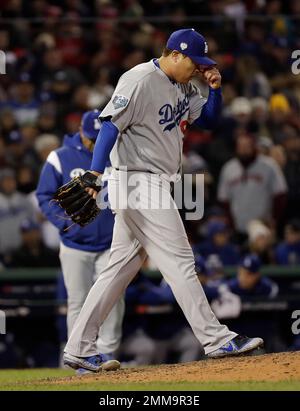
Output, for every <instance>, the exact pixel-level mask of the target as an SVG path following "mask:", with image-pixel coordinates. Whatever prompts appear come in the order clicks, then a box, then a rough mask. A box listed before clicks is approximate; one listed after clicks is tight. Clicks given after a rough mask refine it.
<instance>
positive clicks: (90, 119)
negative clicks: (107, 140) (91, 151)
mask: <svg viewBox="0 0 300 411" xmlns="http://www.w3.org/2000/svg"><path fill="white" fill-rule="evenodd" d="M100 114H101V111H99V110H91V111H87V112H86V113H84V115H83V116H82V120H81V127H82V132H83V134H84V136H85V137H87V138H89V139H90V140H94V141H95V140H96V139H97V136H98V133H99V130H100V127H101V123H100V120H99V116H100Z"/></svg>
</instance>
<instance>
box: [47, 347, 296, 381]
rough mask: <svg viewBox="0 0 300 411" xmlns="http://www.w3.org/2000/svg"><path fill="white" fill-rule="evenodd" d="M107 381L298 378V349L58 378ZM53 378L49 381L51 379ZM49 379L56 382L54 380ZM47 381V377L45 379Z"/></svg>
mask: <svg viewBox="0 0 300 411" xmlns="http://www.w3.org/2000/svg"><path fill="white" fill-rule="evenodd" d="M83 378H84V381H85V382H87V381H91V382H92V381H99V382H110V383H130V382H143V383H147V382H157V381H165V382H171V381H172V382H177V381H190V382H191V381H193V382H205V381H228V382H233V381H286V380H290V381H293V380H298V381H299V380H300V352H289V353H279V354H265V355H257V356H251V357H236V358H226V359H219V360H206V361H199V362H192V363H186V364H176V365H161V366H149V367H144V368H128V369H121V370H119V371H116V372H109V373H108V372H103V373H100V374H96V375H92V376H91V375H86V376H82V377H69V378H64V379H59V383H61V384H63V383H69V382H70V381H72V382H74V381H76V380H77V381H78V380H80V379H83ZM52 381H53V380H52ZM53 382H56V383H57V382H58V380H57V379H56V380H55V381H53ZM47 383H48V384H49V380H48V381H47Z"/></svg>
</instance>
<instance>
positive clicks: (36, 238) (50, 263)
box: [5, 219, 59, 267]
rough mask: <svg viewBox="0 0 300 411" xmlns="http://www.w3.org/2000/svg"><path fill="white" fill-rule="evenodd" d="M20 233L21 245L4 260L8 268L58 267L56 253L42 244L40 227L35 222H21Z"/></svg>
mask: <svg viewBox="0 0 300 411" xmlns="http://www.w3.org/2000/svg"><path fill="white" fill-rule="evenodd" d="M20 231H21V237H22V245H21V247H20V248H19V249H17V250H16V251H15V252H13V253H12V254H11V255H10V256H9V257H7V258H6V260H5V262H6V265H7V266H8V267H59V258H58V255H57V253H56V252H54V251H53V250H51V249H50V248H48V247H46V246H45V245H44V244H43V241H42V235H41V230H40V226H39V225H38V224H37V223H36V222H35V221H33V220H30V219H25V220H23V221H22V222H21V225H20Z"/></svg>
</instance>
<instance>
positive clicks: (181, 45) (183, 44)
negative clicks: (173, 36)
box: [180, 43, 188, 50]
mask: <svg viewBox="0 0 300 411" xmlns="http://www.w3.org/2000/svg"><path fill="white" fill-rule="evenodd" d="M187 47H188V45H187V44H186V43H180V48H181V50H185V49H187Z"/></svg>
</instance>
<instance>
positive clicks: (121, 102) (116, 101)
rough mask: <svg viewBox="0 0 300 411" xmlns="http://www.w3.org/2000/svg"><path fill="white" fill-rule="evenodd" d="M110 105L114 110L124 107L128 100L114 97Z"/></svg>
mask: <svg viewBox="0 0 300 411" xmlns="http://www.w3.org/2000/svg"><path fill="white" fill-rule="evenodd" d="M112 103H113V106H114V108H115V109H118V108H121V107H126V106H127V103H128V98H127V97H124V96H115V97H114V98H113V101H112Z"/></svg>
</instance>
